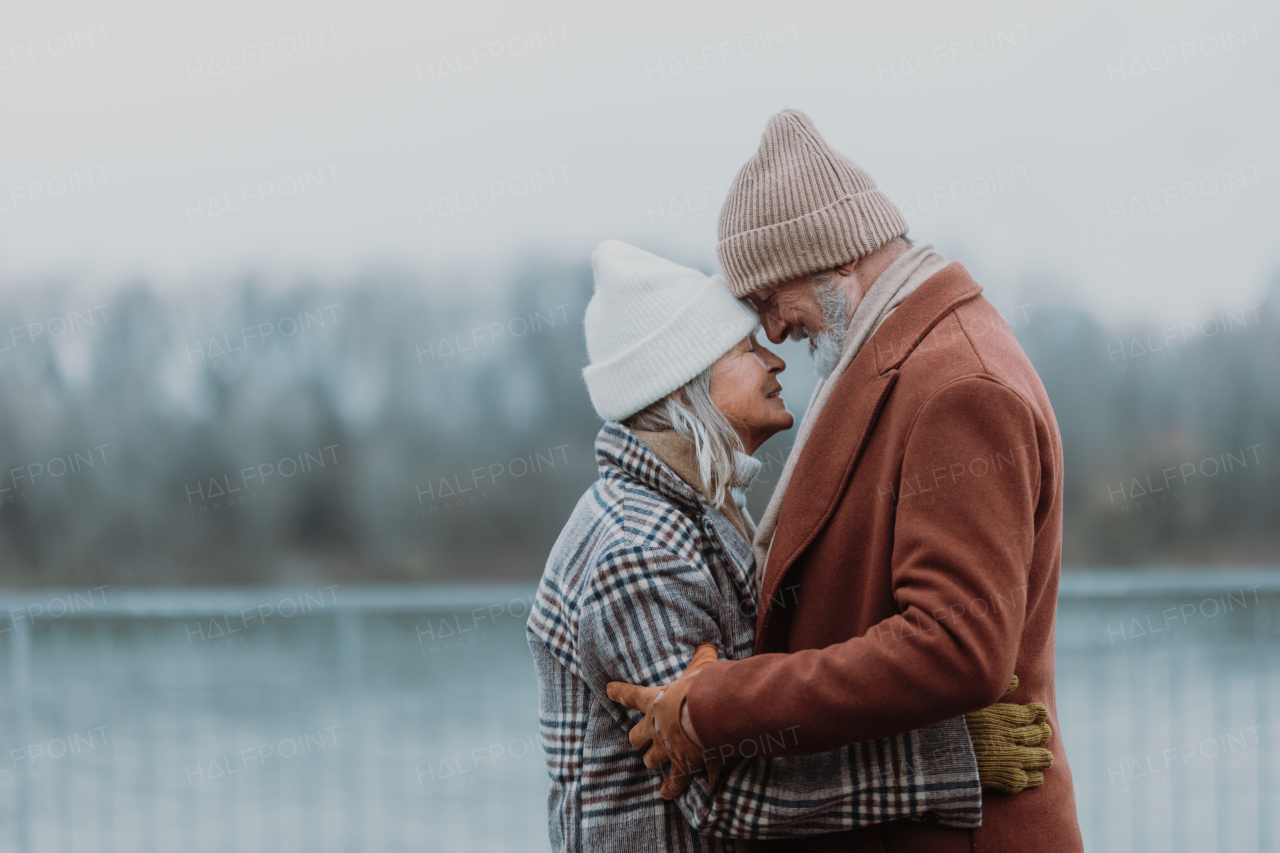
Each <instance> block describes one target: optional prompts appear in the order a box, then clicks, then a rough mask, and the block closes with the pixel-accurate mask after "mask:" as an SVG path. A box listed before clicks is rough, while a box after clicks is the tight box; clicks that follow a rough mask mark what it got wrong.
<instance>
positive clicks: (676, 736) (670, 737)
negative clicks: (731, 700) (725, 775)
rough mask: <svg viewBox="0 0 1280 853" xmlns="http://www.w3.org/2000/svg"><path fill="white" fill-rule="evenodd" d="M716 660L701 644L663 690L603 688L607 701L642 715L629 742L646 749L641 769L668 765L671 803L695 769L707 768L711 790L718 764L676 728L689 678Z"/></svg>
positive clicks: (666, 791)
mask: <svg viewBox="0 0 1280 853" xmlns="http://www.w3.org/2000/svg"><path fill="white" fill-rule="evenodd" d="M719 657H720V653H719V651H718V650H717V649H716V647H715V645H714V644H712V643H703V644H702V645H700V646H698V648H697V650H696V651H695V652H694V653H693V660H692V661H690V662H689V666H688V667H686V668H685V671H684V673H683V674H682V675H681V676H680V677H679V678H677V679H676V680H675V681H673V682H671V683H670V684H667V685H665V686H663V687H640V686H638V685H635V684H627V683H626V682H623V681H611V682H609V684H608V685H607V686H606V687H605V690H606V692H607V693H608V694H609V698H610V699H612V700H613V701H614V702H618V703H620V704H622V705H625V706H626V707H628V708H631V709H632V710H635V711H639V712H641V713H642V714H644V719H643V720H641V721H640V722H639V723H637V724H636V725H635V726H634V727H633V728H632V729H631V734H630V735H629V739H630V740H631V745H632V746H634V747H635V748H636V749H640V750H646V749H647V751H646V752H645V754H644V766H645V767H648V768H649V769H650V770H659V769H661V768H662V766H663V765H664V764H667V763H668V762H670V763H671V765H672V767H671V772H670V773H669V774H668V775H667V778H666V779H664V780H663V782H662V788H661V793H662V796H663V798H664V799H667V800H674V799H675V798H676V797H678V796H680V795H681V794H683V793H684V791H685V789H686V788H688V787H689V781H690V779H691V777H692V774H693V772H694V771H695V770H699V769H701V768H702V767H703V766H706V767H707V772H708V774H709V777H710V779H711V785H712V787H713V788H714V787H715V777H716V773H717V772H718V771H719V769H720V764H721V762H720V761H718V760H717V759H715V758H714V757H712V758H710V760H708V757H707V756H706V755H704V753H703V751H702V749H701V747H700V746H699V745H698V744H697V743H695V742H694V741H693V740H692V738H690V737H689V736H688V735H687V734H686V732H685V731H684V728H683V727H682V726H681V725H680V711H681V709H682V708H683V707H684V700H685V695H686V694H687V693H688V692H689V687H690V686H692V682H693V678H694V676H696V675H697V674H698V673H699V672H701V671H702V670H703V669H705V668H706V667H708V666H710V665H711V664H713V663H715V662H716V661H717V660H718V659H719Z"/></svg>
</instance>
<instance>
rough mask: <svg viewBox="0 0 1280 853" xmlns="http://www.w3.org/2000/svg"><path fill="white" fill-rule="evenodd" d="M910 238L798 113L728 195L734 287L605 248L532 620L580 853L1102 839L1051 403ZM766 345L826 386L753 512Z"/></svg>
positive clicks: (558, 804)
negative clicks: (1095, 823)
mask: <svg viewBox="0 0 1280 853" xmlns="http://www.w3.org/2000/svg"><path fill="white" fill-rule="evenodd" d="M906 232H907V224H906V222H905V221H904V220H903V218H902V215H901V213H900V212H899V211H898V210H897V208H896V207H895V206H894V205H893V203H892V202H890V201H889V199H888V198H887V197H886V196H885V195H883V194H882V193H881V192H879V191H878V190H877V189H876V187H875V184H874V183H873V182H872V180H871V178H870V177H869V176H868V175H867V174H866V173H865V172H863V171H862V170H861V169H859V168H858V166H856V165H855V164H854V163H853V162H851V161H850V160H849V159H847V158H846V157H844V156H843V155H841V154H839V153H837V152H836V151H834V150H833V149H831V148H830V147H829V146H828V145H827V144H826V142H825V141H824V140H823V138H822V137H821V136H820V135H819V134H818V131H817V129H816V128H815V127H814V125H813V123H812V122H811V121H810V120H809V119H808V117H807V116H805V115H804V114H803V113H800V112H796V111H793V110H787V111H784V112H782V113H779V114H778V115H776V116H774V117H773V119H771V120H770V122H769V124H768V126H767V127H766V129H765V132H764V137H763V139H762V140H761V143H760V148H759V150H758V151H757V152H756V154H755V156H753V157H752V158H751V159H750V160H749V161H748V162H747V163H746V165H745V166H743V167H742V169H741V171H739V173H738V175H737V177H736V178H735V179H734V181H733V184H732V187H731V189H730V191H729V193H728V195H727V197H726V200H725V204H724V208H723V210H722V211H721V213H720V221H719V240H718V244H717V254H718V257H719V261H720V266H721V268H722V269H723V271H724V276H723V277H721V276H712V277H708V276H705V275H703V274H702V273H700V272H698V271H696V270H692V269H687V268H684V267H681V266H678V265H676V264H674V263H671V262H669V261H666V260H663V259H661V258H658V257H656V256H654V255H651V254H649V253H647V252H644V251H642V250H640V249H637V248H634V247H632V246H628V245H626V244H623V243H619V242H616V241H607V242H605V243H602V244H601V245H600V247H599V248H598V249H597V250H596V252H595V254H594V255H593V258H592V261H593V267H594V272H595V294H594V296H593V298H592V300H591V303H590V304H589V305H588V307H587V312H586V321H585V322H586V337H587V351H588V355H589V358H590V365H589V366H588V367H587V368H586V369H585V370H584V372H583V374H584V377H585V379H586V383H587V388H588V391H589V392H590V395H591V401H592V404H593V405H594V406H595V409H596V411H597V412H598V413H599V415H600V416H601V418H603V419H604V420H605V421H606V423H605V425H604V428H603V429H601V431H600V434H599V436H598V437H597V439H596V458H597V461H598V464H599V472H600V476H599V480H598V481H597V482H596V483H595V484H594V485H593V486H592V487H591V488H590V489H589V490H588V491H587V492H586V494H584V495H583V496H582V499H581V500H580V501H579V502H578V505H577V507H576V508H575V509H574V511H573V515H572V517H571V518H570V519H569V522H568V523H567V524H566V525H565V528H564V530H563V532H561V534H560V537H559V539H558V540H557V541H556V544H555V547H554V550H553V552H552V554H551V557H550V559H549V560H548V562H547V568H546V572H545V574H544V576H543V579H542V583H541V585H540V587H539V589H538V594H537V599H536V603H535V606H534V609H533V612H532V613H531V615H530V618H529V641H530V646H531V648H532V650H533V655H534V660H535V663H536V666H537V671H538V680H539V692H540V718H541V733H542V744H543V748H544V751H545V753H546V756H547V763H548V767H549V771H550V775H551V793H550V800H549V808H550V834H551V843H552V847H553V848H554V849H556V850H557V851H559V850H570V851H625V853H648V851H662V850H673V851H700V850H748V849H750V850H774V849H778V850H805V851H837V850H838V851H880V853H889V852H890V851H930V853H950V852H951V851H957V853H958V851H966V853H969V851H1015V850H1016V851H1036V853H1040V851H1049V850H1054V851H1057V850H1063V851H1078V850H1081V849H1082V844H1081V838H1080V831H1079V828H1078V826H1077V822H1076V815H1075V800H1074V795H1073V793H1072V787H1071V775H1070V771H1069V770H1068V768H1067V761H1066V756H1065V754H1064V753H1063V750H1062V744H1061V738H1060V737H1059V736H1058V735H1057V720H1056V715H1055V710H1054V706H1055V700H1054V682H1053V671H1054V669H1053V668H1054V660H1053V654H1054V616H1055V608H1056V605H1057V591H1058V573H1059V565H1060V561H1061V545H1062V472H1063V465H1062V442H1061V440H1060V438H1059V435H1058V427H1057V423H1056V421H1055V419H1054V416H1053V411H1052V409H1051V408H1050V406H1049V400H1048V398H1047V396H1046V395H1045V391H1044V387H1043V386H1042V385H1041V383H1040V379H1039V377H1038V376H1037V375H1036V372H1035V370H1034V369H1033V368H1032V366H1031V364H1030V362H1029V361H1028V360H1027V357H1026V356H1025V355H1024V354H1023V352H1022V349H1021V348H1020V347H1019V345H1018V343H1017V341H1016V340H1015V339H1014V336H1013V334H1012V333H1011V332H1010V331H1009V328H1008V326H1007V325H1006V324H1005V323H1004V321H1003V320H1002V319H1001V318H1000V316H999V315H998V313H997V312H996V310H995V309H994V308H992V306H991V304H990V303H988V302H987V300H986V299H984V298H983V297H982V295H981V294H982V288H980V287H979V286H978V285H977V283H976V282H974V280H973V278H971V277H970V275H969V273H968V272H967V271H966V270H965V268H964V267H963V266H961V265H960V264H959V263H957V262H954V261H952V262H948V260H947V259H946V258H945V257H943V255H942V254H941V253H940V252H938V251H937V250H936V249H934V248H933V247H932V246H930V245H913V244H912V243H911V242H910V241H909V240H907V239H906V237H905V235H906ZM765 337H767V338H768V340H769V341H772V342H773V343H781V342H782V341H783V340H785V339H786V338H788V337H790V338H793V339H797V340H798V339H804V338H807V339H808V341H809V349H810V354H811V356H812V358H813V360H814V363H815V366H816V367H817V372H818V374H819V376H820V379H819V382H818V385H817V388H816V389H815V391H814V394H813V397H812V398H811V400H810V401H809V405H808V408H807V409H806V411H805V413H804V416H803V418H802V419H801V422H800V426H799V429H798V431H797V435H796V440H795V444H794V447H793V448H792V450H791V453H790V456H789V458H788V459H787V462H786V465H785V467H784V469H783V471H782V474H781V477H780V479H779V482H778V484H777V486H776V488H775V491H774V493H773V496H772V498H771V499H770V501H769V505H768V509H766V510H765V513H764V516H763V517H762V518H761V520H760V522H759V524H758V525H757V524H756V523H755V522H754V521H753V520H752V518H751V516H750V515H749V514H748V512H747V507H746V490H747V488H748V487H749V486H750V483H751V480H752V478H753V477H754V476H755V475H756V473H757V472H758V471H759V470H760V467H761V465H760V462H759V461H758V460H756V459H755V458H753V456H752V454H753V453H755V451H756V450H757V449H758V448H759V447H760V446H761V445H762V444H763V443H764V442H765V441H766V440H767V439H768V438H769V437H770V436H772V435H775V434H776V433H778V432H780V431H782V430H786V429H789V428H791V426H792V425H793V421H794V419H793V416H792V414H791V412H789V411H788V410H787V405H786V403H785V402H784V401H783V398H782V396H781V390H782V386H781V385H780V384H779V380H778V377H779V374H781V373H782V371H783V370H784V369H785V367H786V365H785V363H784V362H783V360H782V359H781V358H779V357H778V356H777V355H776V354H774V353H773V352H772V351H771V350H769V349H768V347H766V346H765V344H764V342H763V341H762V338H765ZM663 771H665V772H666V778H665V779H664V778H663Z"/></svg>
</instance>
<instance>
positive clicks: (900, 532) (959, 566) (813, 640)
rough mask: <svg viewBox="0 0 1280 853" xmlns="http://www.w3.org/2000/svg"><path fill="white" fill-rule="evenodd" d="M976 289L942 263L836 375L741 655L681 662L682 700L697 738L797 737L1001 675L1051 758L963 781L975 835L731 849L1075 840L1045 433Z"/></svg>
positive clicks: (989, 683) (789, 496)
mask: <svg viewBox="0 0 1280 853" xmlns="http://www.w3.org/2000/svg"><path fill="white" fill-rule="evenodd" d="M981 292H982V288H981V287H979V286H978V285H977V283H976V282H974V280H973V279H972V278H971V277H970V276H969V273H968V272H967V271H966V270H965V268H964V267H963V266H961V265H960V264H959V263H955V262H953V263H951V264H949V265H947V266H946V267H945V268H943V269H942V270H941V271H940V272H938V273H937V274H935V275H934V276H932V277H931V278H929V279H928V280H926V281H925V282H924V283H923V284H921V285H920V287H919V288H918V289H917V290H916V292H915V293H913V294H912V295H911V296H909V297H908V298H907V299H906V301H904V302H903V303H902V305H901V306H899V307H898V309H897V310H896V311H894V312H893V313H892V314H891V315H889V317H888V319H886V320H885V321H884V323H883V325H881V327H880V328H879V329H878V330H877V331H876V333H875V334H874V335H872V337H871V338H870V340H868V341H867V343H866V345H865V346H864V347H863V349H862V350H861V351H860V352H859V353H858V355H857V356H856V357H855V358H854V360H853V361H852V363H851V364H850V365H849V367H848V368H847V369H846V371H845V373H844V375H843V376H842V377H840V379H839V384H838V385H837V386H836V388H835V389H834V391H833V393H832V395H831V397H830V399H828V401H827V404H826V406H825V407H824V408H823V410H822V412H821V414H820V416H819V418H818V420H817V422H816V423H815V424H814V428H813V431H812V433H811V434H810V436H809V439H808V441H807V442H806V443H805V445H804V447H803V449H802V451H801V456H800V458H799V460H798V463H797V466H796V468H795V471H794V473H793V475H792V478H791V483H790V485H789V487H788V488H787V492H786V497H785V499H784V501H783V504H782V508H781V514H780V515H779V518H778V528H777V532H776V534H775V535H774V539H773V545H772V550H771V551H770V556H769V561H768V568H767V572H766V575H765V579H764V587H763V591H762V600H763V601H764V604H762V606H761V607H760V612H759V616H758V620H757V631H756V656H755V657H752V658H749V659H747V660H741V661H721V662H720V663H717V664H713V665H712V666H711V667H709V668H707V669H706V670H703V672H702V674H701V675H699V677H698V679H697V681H696V682H695V683H694V685H693V688H692V690H691V691H690V693H689V700H688V701H689V712H690V714H691V716H692V719H693V724H694V728H695V729H696V730H697V732H698V735H699V737H701V738H702V739H703V741H704V743H705V744H706V745H707V746H709V747H710V746H719V745H721V744H725V745H728V744H738V745H741V744H743V742H744V741H748V740H750V739H755V740H756V741H757V742H760V739H761V738H762V736H764V735H766V734H773V735H774V737H773V738H771V739H769V740H767V741H765V743H766V745H767V746H769V747H770V748H772V749H774V750H775V751H777V752H782V753H785V752H792V753H806V752H817V751H819V750H825V749H829V748H832V747H835V746H837V745H840V744H846V743H850V742H856V741H862V740H868V739H871V738H877V737H882V736H884V735H889V734H894V733H897V732H902V731H906V730H909V729H915V728H919V727H921V726H925V725H928V724H930V723H936V722H938V721H939V720H944V719H946V718H948V717H953V716H956V715H957V714H963V713H966V712H969V711H974V710H977V709H978V708H982V707H984V706H986V705H990V704H991V703H992V702H995V701H997V700H999V699H1000V698H1001V694H1002V693H1003V692H1004V689H1005V687H1006V686H1007V685H1008V683H1009V678H1010V676H1011V675H1013V674H1014V673H1015V672H1016V673H1017V674H1018V677H1019V679H1020V680H1021V684H1020V686H1019V688H1018V690H1017V691H1016V692H1015V693H1014V694H1013V696H1012V699H1011V701H1016V702H1032V701H1035V702H1043V703H1044V704H1045V705H1046V706H1048V709H1049V724H1050V725H1051V726H1052V727H1053V732H1054V735H1053V739H1052V741H1051V742H1050V744H1049V748H1050V749H1051V750H1052V752H1053V756H1054V766H1053V767H1052V768H1051V769H1049V770H1047V771H1045V783H1044V785H1043V786H1042V787H1041V788H1038V789H1035V790H1031V791H1026V792H1023V793H1021V794H1017V795H1006V794H1001V793H997V792H994V791H984V802H983V815H982V822H983V825H982V827H981V828H980V829H977V830H972V831H970V830H954V829H945V828H942V827H936V826H930V825H928V824H922V823H919V822H914V821H895V822H892V823H887V824H881V825H879V826H872V827H866V828H864V829H861V830H855V831H852V832H847V833H840V834H838V835H826V836H819V837H816V838H808V839H794V840H787V841H781V842H755V845H756V846H754V847H753V849H759V850H804V851H819V850H822V851H827V850H832V851H834V850H856V851H886V853H893V851H928V852H929V853H951V851H966V853H968V851H979V852H980V853H988V851H1015V850H1016V851H1019V853H1022V851H1028V850H1034V851H1038V852H1039V851H1059V850H1062V851H1078V850H1082V849H1083V847H1082V842H1081V838H1080V830H1079V826H1078V824H1077V822H1076V809H1075V796H1074V794H1073V792H1072V787H1071V771H1070V770H1069V769H1068V767H1067V757H1066V754H1065V753H1064V751H1063V748H1062V734H1061V728H1060V727H1059V726H1058V719H1057V713H1056V708H1055V700H1054V685H1053V643H1054V611H1055V607H1056V604H1057V597H1058V571H1059V566H1060V564H1061V550H1062V442H1061V439H1060V438H1059V435H1058V425H1057V422H1056V420H1055V419H1054V416H1053V410H1052V409H1051V408H1050V406H1049V399H1048V397H1047V396H1046V394H1045V391H1044V386H1043V385H1041V383H1040V378H1039V377H1038V376H1037V375H1036V372H1035V369H1034V368H1033V367H1032V366H1031V363H1030V362H1029V361H1028V360H1027V357H1026V355H1025V354H1024V353H1023V352H1022V348H1021V347H1020V346H1019V345H1018V342H1017V340H1016V339H1015V338H1014V336H1013V333H1012V332H1011V331H1010V330H1009V328H1008V326H1007V324H1006V323H1005V322H1004V320H1002V319H1001V317H1000V315H999V314H998V313H997V312H996V310H995V309H994V308H992V306H991V304H990V303H989V302H987V300H986V299H984V298H983V297H982V296H981ZM776 652H790V653H791V654H775V653H776ZM797 725H798V726H799V729H795V730H793V731H795V732H796V736H795V739H794V740H793V739H792V738H791V736H790V735H788V736H787V739H788V742H787V748H785V749H782V750H776V744H777V742H778V740H779V738H778V737H777V733H778V732H779V731H783V730H786V731H792V730H790V729H789V727H791V726H797ZM793 744H794V745H793ZM742 749H743V750H744V751H754V748H753V747H750V746H742Z"/></svg>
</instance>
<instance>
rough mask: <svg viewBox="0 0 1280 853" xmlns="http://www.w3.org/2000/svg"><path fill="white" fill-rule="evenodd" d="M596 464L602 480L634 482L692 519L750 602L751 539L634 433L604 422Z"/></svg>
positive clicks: (752, 568) (743, 596)
mask: <svg viewBox="0 0 1280 853" xmlns="http://www.w3.org/2000/svg"><path fill="white" fill-rule="evenodd" d="M596 464H597V466H598V468H599V470H600V477H601V478H602V479H606V480H608V479H619V478H625V479H630V480H632V481H634V482H637V483H639V484H640V485H642V486H643V487H645V488H647V489H649V490H650V491H653V492H656V493H657V494H658V495H659V496H661V497H662V498H663V499H665V500H666V501H667V502H668V503H670V504H672V505H673V506H676V507H678V508H680V509H682V510H684V511H685V512H686V513H687V514H688V515H689V517H690V518H692V519H695V520H696V521H697V523H698V524H700V525H701V526H703V529H704V530H706V531H707V533H708V535H710V536H711V537H713V538H714V539H715V541H716V542H717V543H718V544H719V547H720V549H721V551H722V552H723V553H725V554H727V555H728V557H729V562H730V563H731V565H732V566H733V568H734V572H733V580H734V583H735V584H736V585H737V587H738V594H739V595H740V596H742V598H743V600H750V599H751V597H752V592H753V591H752V588H751V578H752V576H753V575H754V574H755V557H754V555H753V553H752V550H751V542H750V540H748V539H747V538H746V537H745V536H743V534H742V533H741V532H740V531H739V530H738V529H737V528H736V527H735V526H734V524H733V522H731V521H730V520H729V518H728V517H727V516H726V515H725V514H724V513H722V512H721V511H720V510H717V509H715V508H714V507H712V506H711V505H710V504H708V503H707V502H706V501H705V500H704V499H703V497H702V495H701V494H699V493H698V491H697V490H696V489H694V488H693V486H691V485H689V483H687V482H685V480H684V479H682V478H681V477H680V475H679V474H677V473H676V472H675V471H673V470H672V469H671V467H670V466H668V465H667V464H666V463H665V462H663V461H662V459H661V458H659V456H658V454H656V453H654V452H653V450H651V449H650V448H649V447H648V446H647V445H646V444H645V443H644V442H643V441H641V440H640V439H639V438H638V437H637V436H636V434H635V433H634V432H632V431H631V430H629V429H628V428H626V427H625V426H623V425H622V424H620V423H617V422H615V421H609V422H608V423H606V424H605V425H604V427H603V428H602V429H601V430H600V433H599V435H597V436H596ZM708 516H710V519H708ZM714 519H718V521H713V523H712V524H711V525H709V526H708V525H707V521H708V520H714Z"/></svg>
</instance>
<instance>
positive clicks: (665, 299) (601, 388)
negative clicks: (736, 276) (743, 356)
mask: <svg viewBox="0 0 1280 853" xmlns="http://www.w3.org/2000/svg"><path fill="white" fill-rule="evenodd" d="M591 267H592V270H593V271H594V273H595V285H596V288H595V293H594V294H593V295H592V297H591V301H590V302H589V303H587V314H586V317H585V318H584V321H583V325H584V326H585V328H586V333H587V357H588V358H590V359H591V364H589V365H587V367H586V369H584V370H583V371H582V377H583V379H585V380H586V382H587V391H588V393H590V394H591V404H592V405H593V406H594V407H595V410H596V412H597V413H598V414H599V415H600V417H602V418H604V419H605V420H606V421H621V420H624V419H625V418H627V417H630V416H631V415H634V414H635V413H636V412H638V411H640V410H641V409H643V408H644V407H645V406H647V405H649V404H650V403H655V402H657V401H658V400H661V399H662V398H663V397H665V396H667V395H668V394H670V393H671V392H672V391H675V390H676V389H677V388H679V387H681V386H682V385H684V384H685V383H686V382H688V381H689V380H690V379H693V378H694V377H695V376H697V375H698V374H699V373H701V372H702V371H704V370H706V369H707V368H708V367H710V366H711V365H712V364H713V363H714V362H715V361H716V359H718V358H720V356H722V355H724V354H725V353H727V352H728V351H729V350H731V349H733V348H734V346H735V345H737V343H738V342H739V341H741V340H742V339H743V338H745V337H746V336H747V335H749V334H751V333H752V332H754V331H755V330H756V328H757V327H758V326H759V324H760V321H759V318H757V317H756V314H755V310H754V309H752V308H751V306H749V305H748V304H746V303H744V302H740V301H739V300H737V299H735V298H734V296H733V294H732V293H730V292H729V286H728V285H727V284H725V280H724V278H723V277H722V276H718V275H715V276H708V275H704V274H703V273H701V272H698V271H697V270H695V269H690V268H689V267H682V266H680V265H679V264H676V263H672V262H671V261H668V260H666V259H665V258H660V257H658V256H657V255H653V254H650V253H649V252H646V251H644V250H643V249H638V248H636V247H635V246H629V245H627V244H626V243H622V242H619V241H618V240H605V241H604V242H603V243H601V244H600V245H599V246H598V247H597V248H596V250H595V252H594V253H593V254H592V255H591Z"/></svg>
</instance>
